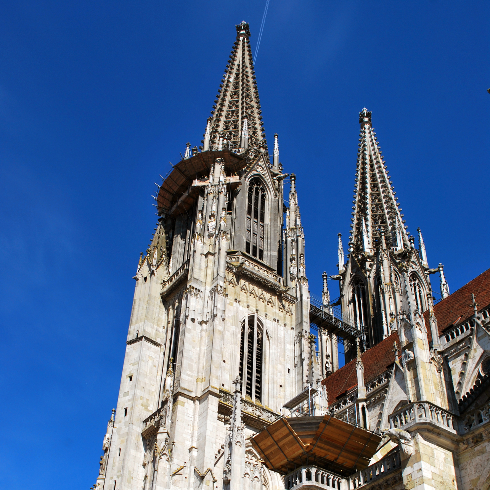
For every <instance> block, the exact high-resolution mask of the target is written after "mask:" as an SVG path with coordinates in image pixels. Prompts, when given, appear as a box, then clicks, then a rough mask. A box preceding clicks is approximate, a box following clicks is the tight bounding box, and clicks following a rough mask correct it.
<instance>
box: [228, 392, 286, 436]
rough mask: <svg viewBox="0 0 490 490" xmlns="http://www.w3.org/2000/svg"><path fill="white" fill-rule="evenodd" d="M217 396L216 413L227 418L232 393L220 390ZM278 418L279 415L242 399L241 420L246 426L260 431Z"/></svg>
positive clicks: (230, 408)
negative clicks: (218, 397)
mask: <svg viewBox="0 0 490 490" xmlns="http://www.w3.org/2000/svg"><path fill="white" fill-rule="evenodd" d="M219 394H220V400H219V404H218V412H219V413H221V414H223V415H227V416H229V415H231V412H232V407H233V393H230V392H229V391H227V390H223V389H221V390H219ZM280 416H281V415H280V414H278V413H276V412H274V411H273V410H271V409H269V408H267V407H264V406H263V405H258V404H257V403H254V402H253V401H251V400H249V399H247V398H243V397H242V420H243V422H244V423H245V424H246V425H249V426H250V427H254V428H256V429H258V430H262V429H264V428H265V427H267V426H268V425H270V424H273V423H274V422H275V421H276V420H277V419H278V418H279V417H280Z"/></svg>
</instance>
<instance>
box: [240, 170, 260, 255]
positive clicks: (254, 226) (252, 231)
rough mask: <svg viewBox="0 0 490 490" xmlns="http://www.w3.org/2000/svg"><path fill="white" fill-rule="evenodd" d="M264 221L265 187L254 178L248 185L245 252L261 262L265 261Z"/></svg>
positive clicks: (257, 178) (258, 179)
mask: <svg viewBox="0 0 490 490" xmlns="http://www.w3.org/2000/svg"><path fill="white" fill-rule="evenodd" d="M264 221H265V186H264V183H263V182H262V180H261V179H260V178H259V177H254V178H253V179H252V180H251V181H250V182H249V184H248V196H247V235H246V239H247V241H246V245H245V247H246V248H245V250H246V252H247V253H248V254H250V255H253V256H254V257H257V258H258V259H259V260H264Z"/></svg>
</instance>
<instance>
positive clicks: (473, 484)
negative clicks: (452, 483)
mask: <svg viewBox="0 0 490 490" xmlns="http://www.w3.org/2000/svg"><path fill="white" fill-rule="evenodd" d="M459 447H460V448H461V451H460V452H459V453H458V457H457V463H458V468H459V472H460V477H461V483H462V490H470V489H475V490H476V489H479V490H489V489H490V428H489V427H486V429H484V428H482V429H481V430H477V431H475V433H474V434H472V435H471V436H469V437H466V438H465V439H464V440H463V442H462V443H460V445H459Z"/></svg>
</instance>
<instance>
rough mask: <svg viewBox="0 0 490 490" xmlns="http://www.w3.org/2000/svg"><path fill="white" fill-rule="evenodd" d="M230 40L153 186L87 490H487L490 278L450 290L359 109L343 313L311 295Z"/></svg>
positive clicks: (245, 68) (301, 242)
mask: <svg viewBox="0 0 490 490" xmlns="http://www.w3.org/2000/svg"><path fill="white" fill-rule="evenodd" d="M236 28H237V37H236V41H235V43H234V45H233V48H232V52H231V55H230V58H229V61H228V63H227V65H226V69H225V74H224V76H223V79H222V80H221V83H220V88H219V91H218V95H217V97H216V100H215V102H214V105H213V112H212V117H210V118H209V119H208V121H207V125H206V130H205V134H204V139H203V141H202V146H201V147H200V148H197V147H194V148H191V147H190V145H188V147H187V151H186V153H185V156H184V158H183V159H182V160H181V161H180V162H179V163H178V164H177V165H175V166H173V167H172V170H171V171H170V173H169V174H168V175H167V176H166V177H165V178H164V179H163V182H162V184H161V186H160V188H159V193H158V196H157V198H156V205H157V209H158V224H157V228H156V230H155V233H154V235H153V238H152V241H151V244H150V246H149V248H148V249H147V251H146V253H145V254H142V255H141V257H140V260H139V263H138V267H137V272H136V275H135V277H134V279H135V280H136V288H135V294H134V301H133V307H132V312H131V319H130V324H129V331H128V336H127V340H126V344H127V346H126V355H125V359H124V365H123V370H122V377H121V385H120V390H119V397H118V401H117V409H116V410H115V411H113V414H112V417H111V419H110V420H109V423H108V427H107V433H106V435H105V438H104V442H103V455H102V456H101V459H100V471H99V476H98V478H97V482H96V485H95V487H94V488H96V489H98V490H100V489H104V490H129V489H131V490H157V489H158V490H170V489H206V488H209V489H217V490H218V489H219V490H222V489H227V490H239V489H246V490H266V489H267V490H283V489H288V490H293V489H294V490H296V489H298V490H299V489H304V490H306V489H316V488H318V489H333V488H335V489H338V490H347V489H353V488H366V489H374V488H393V489H404V488H417V489H418V488H420V489H422V488H427V489H439V488H441V489H442V488H444V489H450V488H451V489H453V488H454V489H470V488H478V489H484V490H487V489H488V488H490V442H488V441H489V436H490V273H489V271H486V272H484V273H483V274H481V275H480V276H478V277H477V278H476V279H474V280H473V281H471V282H470V283H468V284H467V285H466V286H464V287H463V288H461V289H460V290H458V291H456V292H455V293H453V294H452V295H450V294H449V287H448V284H447V282H446V280H445V277H444V271H443V267H442V265H441V264H439V266H438V267H437V268H434V269H431V268H430V267H429V265H428V261H427V253H426V249H425V245H424V241H423V238H422V235H421V233H420V230H419V231H418V242H419V243H418V249H416V248H415V244H414V239H413V237H412V236H411V235H410V234H409V232H408V229H407V226H406V225H405V221H404V219H403V214H401V209H400V207H399V205H398V202H397V198H396V197H395V192H394V189H393V186H392V184H391V181H390V179H389V177H388V171H387V167H386V165H385V163H384V161H383V158H382V156H381V150H380V147H379V144H378V141H377V138H376V134H375V132H374V130H373V127H372V124H371V112H369V111H367V110H366V109H363V110H362V112H361V113H360V117H359V122H360V126H361V128H360V139H359V146H358V159H357V170H356V177H355V197H354V202H353V213H352V215H353V218H352V224H351V236H350V240H349V244H348V247H349V248H348V253H347V255H344V250H343V245H342V240H341V236H340V235H339V253H338V274H336V275H334V276H331V279H332V280H336V281H338V283H339V286H340V298H339V300H338V301H335V302H333V301H331V300H330V293H329V289H328V285H327V284H328V281H327V279H328V278H327V275H326V274H324V287H323V295H322V299H321V300H320V301H318V300H317V301H315V300H314V299H313V298H310V293H309V287H308V280H307V278H306V273H305V237H304V233H303V228H302V225H301V216H300V210H299V201H298V195H297V192H296V188H295V176H294V174H292V173H291V174H287V173H285V172H284V170H283V167H282V165H281V163H280V161H279V144H278V137H277V135H275V137H274V148H273V154H272V158H270V155H269V151H268V146H267V142H266V139H265V133H264V129H263V124H262V116H261V109H260V101H259V94H258V90H257V83H256V79H255V73H254V68H253V63H252V52H251V47H250V42H249V37H250V31H249V26H248V24H247V23H245V22H242V23H241V24H239V25H238V26H236ZM288 170H289V169H288ZM285 179H288V181H289V182H290V189H289V195H288V206H286V205H285V199H284V197H285V196H284V181H285ZM435 273H438V274H439V277H440V283H441V296H442V298H443V299H442V300H441V301H440V302H439V303H437V304H435V305H434V302H433V293H432V289H431V283H430V280H429V276H430V275H431V274H435ZM341 343H343V345H344V348H345V365H344V366H343V367H341V368H339V355H338V347H339V344H341Z"/></svg>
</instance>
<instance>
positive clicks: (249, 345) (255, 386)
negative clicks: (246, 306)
mask: <svg viewBox="0 0 490 490" xmlns="http://www.w3.org/2000/svg"><path fill="white" fill-rule="evenodd" d="M263 344H264V335H263V328H262V325H261V323H260V321H259V319H258V318H257V315H250V316H249V317H248V318H247V319H246V320H243V322H242V331H241V337H240V367H239V374H240V379H241V380H242V395H244V396H248V397H249V398H250V399H251V400H253V401H255V402H261V401H262V362H263Z"/></svg>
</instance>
